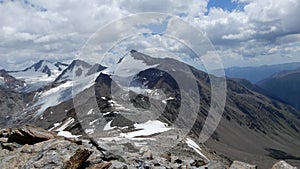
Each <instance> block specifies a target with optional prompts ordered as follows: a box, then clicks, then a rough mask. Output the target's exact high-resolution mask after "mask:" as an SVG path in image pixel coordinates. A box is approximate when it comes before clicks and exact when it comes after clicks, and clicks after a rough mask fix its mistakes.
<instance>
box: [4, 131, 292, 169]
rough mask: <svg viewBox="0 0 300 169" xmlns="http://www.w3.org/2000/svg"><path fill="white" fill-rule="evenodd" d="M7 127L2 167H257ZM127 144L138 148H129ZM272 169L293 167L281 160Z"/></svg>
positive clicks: (179, 150) (181, 150)
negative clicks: (130, 149) (71, 138)
mask: <svg viewBox="0 0 300 169" xmlns="http://www.w3.org/2000/svg"><path fill="white" fill-rule="evenodd" d="M2 131H4V130H2ZM6 131H8V132H5V133H8V134H2V135H0V161H1V169H11V168H43V169H44V168H45V169H56V168H57V169H61V168H64V169H79V168H80V169H108V168H110V169H126V168H139V169H143V168H161V169H167V168H189V169H197V168H202V169H205V168H212V169H214V168H215V169H227V168H230V169H256V168H257V167H256V166H255V165H250V164H246V163H243V162H240V161H234V162H233V163H232V164H231V166H230V165H229V164H227V163H226V162H225V161H222V160H220V158H221V157H220V158H211V161H206V160H204V159H202V158H201V157H200V156H199V155H198V156H194V155H193V153H191V151H187V150H188V149H186V148H184V146H183V145H181V147H180V146H179V147H175V149H176V151H175V150H170V152H165V153H163V154H161V153H158V152H156V151H155V150H152V149H150V148H149V147H147V146H141V147H135V146H134V143H133V142H130V141H129V142H126V143H123V144H116V145H110V144H107V143H106V142H101V143H98V142H96V141H95V140H92V139H91V140H80V139H77V140H75V141H74V140H70V139H67V138H64V137H58V136H57V135H56V133H54V132H49V131H46V130H44V129H41V128H37V127H33V126H24V127H21V128H18V129H11V130H6ZM5 137H8V138H5ZM27 139H28V140H27ZM35 139H36V140H35ZM182 146H183V147H182ZM128 147H131V148H133V149H138V151H137V152H136V151H132V152H131V151H128ZM126 148H127V149H126ZM121 152H123V153H121ZM214 156H216V155H214ZM210 157H213V156H210ZM229 166H230V167H229ZM272 169H296V168H295V167H292V166H290V165H289V164H287V163H286V162H284V161H280V162H278V163H276V164H275V165H274V166H273V168H272Z"/></svg>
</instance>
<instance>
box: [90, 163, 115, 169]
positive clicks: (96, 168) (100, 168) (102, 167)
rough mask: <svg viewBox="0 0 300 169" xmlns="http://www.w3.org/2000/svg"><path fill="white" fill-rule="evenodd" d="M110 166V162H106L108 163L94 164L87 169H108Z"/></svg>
mask: <svg viewBox="0 0 300 169" xmlns="http://www.w3.org/2000/svg"><path fill="white" fill-rule="evenodd" d="M111 165H112V163H111V162H108V163H106V162H103V163H100V164H95V165H93V166H91V167H88V168H87V169H108V168H110V166H111Z"/></svg>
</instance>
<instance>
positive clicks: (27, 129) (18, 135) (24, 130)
mask: <svg viewBox="0 0 300 169" xmlns="http://www.w3.org/2000/svg"><path fill="white" fill-rule="evenodd" d="M53 138H57V135H56V133H55V132H52V131H47V130H44V129H42V128H39V127H34V126H29V125H25V126H23V127H21V128H15V129H12V130H11V131H10V133H9V136H8V140H7V142H10V143H13V142H16V143H18V144H22V145H24V144H36V143H39V142H42V141H46V140H50V139H53Z"/></svg>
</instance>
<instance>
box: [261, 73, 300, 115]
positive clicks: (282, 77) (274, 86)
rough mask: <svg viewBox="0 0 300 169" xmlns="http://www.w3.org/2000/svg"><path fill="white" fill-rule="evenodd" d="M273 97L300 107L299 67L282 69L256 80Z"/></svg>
mask: <svg viewBox="0 0 300 169" xmlns="http://www.w3.org/2000/svg"><path fill="white" fill-rule="evenodd" d="M258 86H260V87H261V88H262V89H264V90H266V91H267V92H268V93H270V94H271V95H272V96H273V97H275V98H278V99H280V100H283V101H284V102H286V103H288V104H290V105H292V106H294V107H296V108H297V109H300V95H299V93H300V87H299V86H300V69H296V70H292V71H283V72H280V73H277V74H274V75H273V76H272V77H270V78H267V79H265V80H262V81H260V82H258Z"/></svg>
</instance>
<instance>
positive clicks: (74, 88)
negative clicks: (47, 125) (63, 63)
mask: <svg viewBox="0 0 300 169" xmlns="http://www.w3.org/2000/svg"><path fill="white" fill-rule="evenodd" d="M98 74H99V73H98ZM96 78H97V75H91V76H87V77H84V78H82V79H80V80H76V81H67V82H65V83H63V84H61V85H59V86H57V87H55V88H52V89H50V90H48V91H45V92H42V93H39V94H38V95H37V96H36V97H37V98H38V101H37V102H36V103H35V104H34V105H33V106H32V107H36V106H40V108H39V110H38V111H37V114H36V116H37V115H40V114H42V113H43V112H44V111H45V110H47V108H49V107H52V106H56V105H58V104H60V103H62V102H64V101H68V100H70V99H72V97H73V96H75V95H77V94H79V93H80V92H82V91H84V90H85V89H88V88H89V87H91V86H93V85H94V84H95V80H96Z"/></svg>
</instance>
